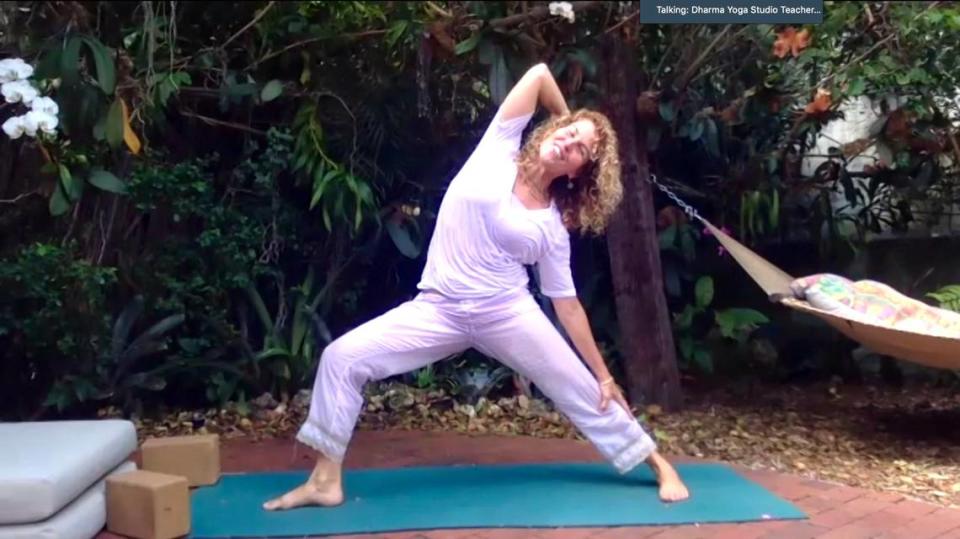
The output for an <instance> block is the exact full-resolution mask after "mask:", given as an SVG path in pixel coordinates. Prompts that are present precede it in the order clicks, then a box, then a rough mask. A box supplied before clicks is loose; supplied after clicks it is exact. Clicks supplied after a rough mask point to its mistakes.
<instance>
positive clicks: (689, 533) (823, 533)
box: [98, 431, 960, 539]
mask: <svg viewBox="0 0 960 539" xmlns="http://www.w3.org/2000/svg"><path fill="white" fill-rule="evenodd" d="M312 459H313V456H312V454H311V452H310V451H309V450H307V449H306V448H305V447H304V446H301V445H296V444H294V443H293V442H292V441H291V440H289V439H283V440H265V441H259V442H254V441H252V440H247V439H234V440H224V441H223V445H222V465H223V471H225V472H237V471H263V470H292V469H304V470H306V469H309V468H310V467H311V466H312ZM600 460H601V459H600V458H599V455H598V454H597V453H596V452H595V451H594V449H593V448H592V447H591V446H589V445H587V444H585V443H583V442H578V441H575V440H549V439H538V438H529V437H495V436H482V437H477V436H467V435H462V434H456V433H428V432H399V431H392V432H365V431H361V432H357V434H356V436H355V438H354V441H353V443H352V445H351V448H350V453H348V457H347V462H346V464H345V465H346V467H347V468H373V467H397V466H415V465H443V464H451V465H452V464H488V463H525V462H550V461H554V462H564V461H581V462H583V461H594V462H598V461H600ZM674 461H675V462H696V461H695V460H693V459H674ZM734 468H735V469H737V470H738V471H739V472H740V473H742V474H744V475H745V476H746V477H749V478H750V479H752V480H754V481H756V482H758V483H760V484H762V485H763V486H765V487H767V488H768V489H770V490H771V491H773V492H775V493H776V494H778V495H780V496H782V497H783V498H785V499H788V500H790V501H791V502H793V503H794V504H796V505H797V506H798V507H800V508H801V509H802V510H804V511H806V512H807V513H808V514H809V515H810V518H809V519H808V520H804V521H777V522H758V523H750V524H721V525H715V524H710V525H700V526H693V525H690V526H669V527H618V528H563V529H543V528H536V529H476V530H437V531H430V532H404V533H387V534H363V535H351V536H342V535H341V536H336V537H338V538H341V539H343V538H346V537H350V538H353V539H359V538H363V539H386V538H390V539H577V538H595V539H621V538H622V539H645V538H650V537H656V538H657V539H700V538H703V539H708V538H709V539H764V538H768V539H773V538H776V539H808V538H810V539H812V538H823V539H868V538H883V539H900V538H902V539H933V538H937V539H960V509H948V508H942V507H939V506H936V505H932V504H928V503H922V502H917V501H913V500H908V499H904V498H903V497H902V496H899V495H895V494H890V493H883V492H872V491H867V490H863V489H857V488H852V487H846V486H840V485H833V484H829V483H823V482H819V481H811V480H808V479H804V478H802V477H797V476H791V475H784V474H778V473H773V472H767V471H755V470H749V469H746V468H742V467H739V466H734ZM695 494H696V493H694V495H695ZM98 539H117V536H115V535H112V534H109V533H102V534H101V535H100V536H99V537H98Z"/></svg>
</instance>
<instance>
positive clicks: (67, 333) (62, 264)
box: [0, 243, 116, 414]
mask: <svg viewBox="0 0 960 539" xmlns="http://www.w3.org/2000/svg"><path fill="white" fill-rule="evenodd" d="M73 247H74V246H72V245H70V246H66V247H59V246H56V245H51V244H42V243H38V244H33V245H27V246H24V247H23V248H21V249H20V250H19V251H18V252H17V253H16V254H15V255H14V256H12V257H9V258H6V259H3V260H0V350H2V351H3V356H4V357H3V361H2V365H3V366H2V368H0V369H2V372H3V373H4V374H3V376H0V380H2V382H0V388H2V389H0V401H2V402H3V406H0V409H3V410H4V413H5V414H7V413H25V414H30V413H33V412H36V410H37V409H38V408H37V407H38V406H39V405H41V404H43V403H44V402H48V403H49V402H50V400H51V399H54V400H57V401H58V402H66V403H69V402H74V401H82V400H85V399H88V398H90V397H92V396H93V394H94V387H93V386H92V384H91V383H89V381H88V380H89V377H92V376H93V375H94V374H95V369H96V367H97V360H98V358H99V354H100V352H101V350H103V349H104V348H105V347H106V345H107V344H108V342H109V325H108V317H107V309H108V305H107V298H108V294H109V291H110V288H111V287H112V286H113V285H114V283H115V282H116V274H115V272H114V270H113V269H111V268H103V267H97V266H95V265H93V264H91V263H90V262H88V261H86V260H81V259H77V258H75V252H74V250H73ZM72 380H76V381H77V383H74V384H73V385H72V394H70V395H68V396H63V397H60V398H57V395H56V393H55V392H54V391H52V390H51V387H54V384H56V383H58V382H61V381H62V382H61V383H70V382H71V381H72Z"/></svg>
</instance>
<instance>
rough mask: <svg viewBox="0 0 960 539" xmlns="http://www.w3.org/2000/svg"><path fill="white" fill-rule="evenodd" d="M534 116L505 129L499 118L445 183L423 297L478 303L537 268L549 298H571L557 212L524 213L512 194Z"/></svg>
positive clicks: (566, 241) (565, 238)
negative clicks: (438, 295)
mask: <svg viewBox="0 0 960 539" xmlns="http://www.w3.org/2000/svg"><path fill="white" fill-rule="evenodd" d="M531 117H532V114H528V115H524V116H521V117H517V118H511V119H509V120H506V121H502V120H501V112H500V111H498V112H497V114H496V116H495V117H494V119H493V121H492V122H491V123H490V126H489V127H488V128H487V130H486V132H485V133H484V135H483V138H481V139H480V143H479V144H478V145H477V147H476V149H475V150H474V151H473V153H472V154H471V155H470V158H469V159H467V162H466V163H464V165H463V168H461V169H460V172H458V173H457V175H456V177H455V178H454V179H453V181H452V182H451V183H450V186H449V188H448V189H447V193H446V194H445V195H444V198H443V202H441V204H440V212H439V215H438V216H437V224H436V228H435V230H434V232H433V237H432V238H431V240H430V247H429V250H428V252H427V262H426V266H425V267H424V270H423V275H422V277H421V280H420V283H419V284H418V285H417V286H418V288H420V289H421V290H435V291H437V292H439V293H441V294H443V295H445V296H448V297H453V298H463V299H476V298H484V297H490V296H494V295H497V294H499V293H503V292H510V291H515V290H516V289H518V288H520V287H526V286H527V285H528V281H529V278H528V276H527V271H526V268H525V267H524V266H525V265H536V268H537V271H538V275H539V278H540V290H541V292H542V293H543V294H544V295H546V296H549V297H573V296H576V288H575V287H574V283H573V276H572V274H571V270H570V235H569V233H568V232H567V229H566V228H565V227H564V226H563V221H562V218H561V215H560V211H559V209H558V208H557V207H556V204H555V203H553V202H551V204H550V207H549V208H544V209H532V210H531V209H527V208H526V207H524V205H523V203H522V202H521V201H520V200H519V198H517V196H516V195H515V194H514V193H513V186H514V181H515V180H516V176H517V165H516V163H515V162H514V158H515V157H516V155H517V154H518V153H519V150H520V141H521V137H522V134H523V130H524V128H525V127H526V125H527V124H528V123H529V122H530V118H531Z"/></svg>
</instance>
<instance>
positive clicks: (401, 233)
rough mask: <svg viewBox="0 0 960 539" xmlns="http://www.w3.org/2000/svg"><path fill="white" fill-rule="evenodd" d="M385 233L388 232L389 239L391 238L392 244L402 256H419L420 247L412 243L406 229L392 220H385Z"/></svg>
mask: <svg viewBox="0 0 960 539" xmlns="http://www.w3.org/2000/svg"><path fill="white" fill-rule="evenodd" d="M387 233H388V234H390V239H392V240H393V244H394V245H396V246H397V249H398V250H399V251H400V252H401V253H403V255H404V256H406V257H408V258H416V257H418V256H420V249H419V248H418V247H417V246H416V245H415V244H414V243H413V240H412V239H411V237H410V232H409V231H407V229H406V228H405V227H403V226H401V225H399V224H397V223H395V222H393V221H392V220H391V221H387Z"/></svg>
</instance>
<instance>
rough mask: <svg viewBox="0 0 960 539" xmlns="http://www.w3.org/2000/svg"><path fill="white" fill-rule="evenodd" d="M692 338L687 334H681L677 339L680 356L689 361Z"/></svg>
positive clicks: (691, 350) (691, 351) (691, 355)
mask: <svg viewBox="0 0 960 539" xmlns="http://www.w3.org/2000/svg"><path fill="white" fill-rule="evenodd" d="M693 346H694V343H693V338H692V337H689V336H686V335H685V336H683V337H681V338H680V339H679V347H680V356H681V357H682V358H683V359H684V360H686V361H690V360H691V359H692V358H693Z"/></svg>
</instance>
